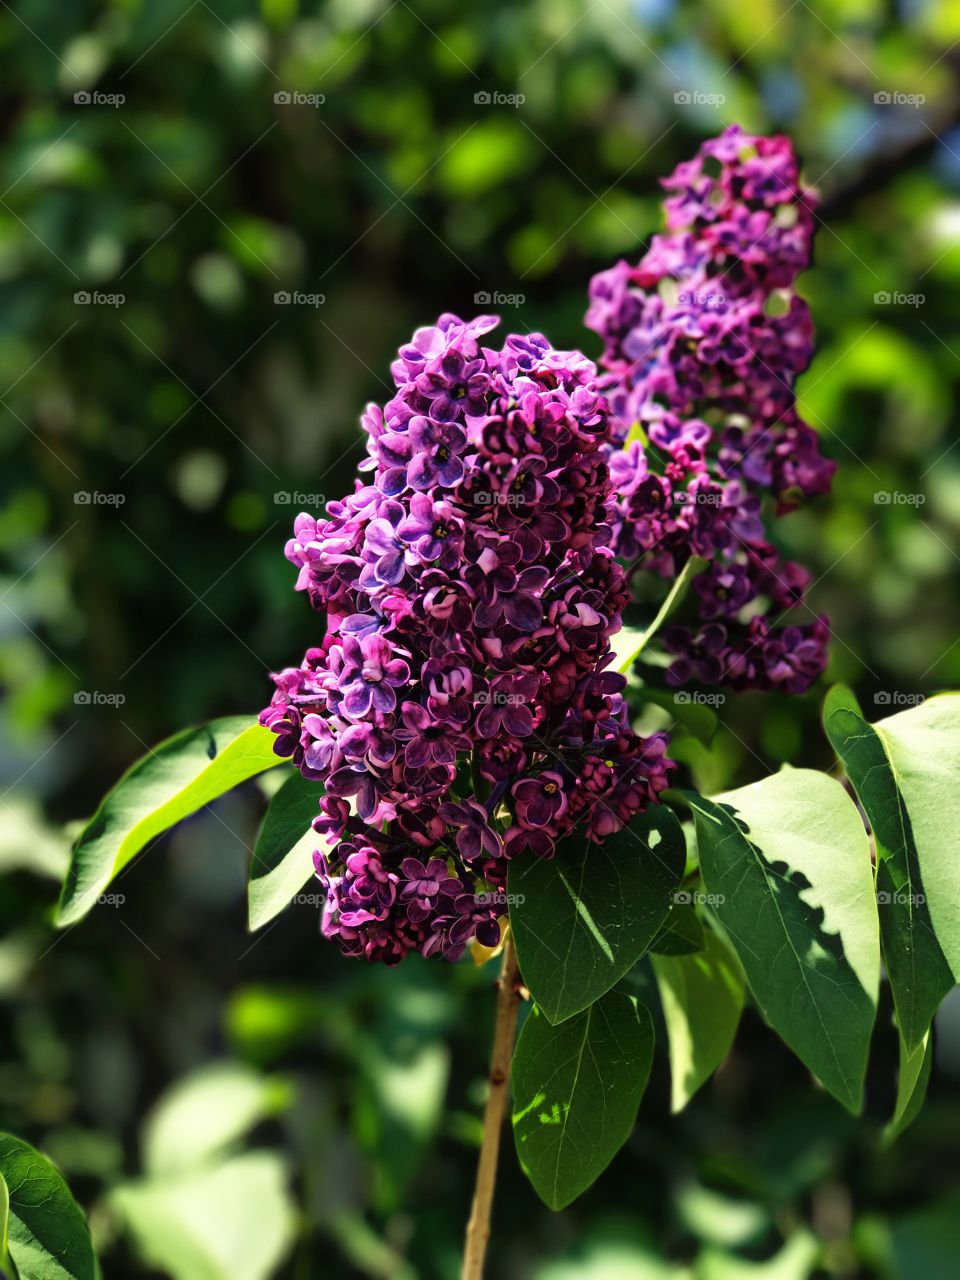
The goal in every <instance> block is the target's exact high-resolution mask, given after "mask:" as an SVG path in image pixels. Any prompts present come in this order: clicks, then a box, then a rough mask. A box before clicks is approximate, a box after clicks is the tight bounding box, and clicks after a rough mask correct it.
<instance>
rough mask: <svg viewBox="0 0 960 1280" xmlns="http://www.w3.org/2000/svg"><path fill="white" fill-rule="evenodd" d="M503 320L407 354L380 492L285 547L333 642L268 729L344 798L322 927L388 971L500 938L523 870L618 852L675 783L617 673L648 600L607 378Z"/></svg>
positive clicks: (325, 803) (382, 454)
mask: <svg viewBox="0 0 960 1280" xmlns="http://www.w3.org/2000/svg"><path fill="white" fill-rule="evenodd" d="M496 324H497V321H496V320H495V319H494V318H493V317H490V316H481V317H479V318H478V319H475V320H472V321H467V322H464V321H462V320H459V319H457V317H455V316H452V315H444V316H441V317H440V319H439V320H438V322H437V324H436V325H433V326H430V327H429V328H425V329H420V330H418V331H417V333H416V334H415V335H414V337H413V340H412V341H411V342H410V343H409V344H407V345H406V346H404V347H402V348H401V349H400V352H399V356H398V359H397V360H396V361H395V363H394V364H393V366H392V372H393V376H394V381H395V383H396V394H395V395H394V397H393V398H392V399H391V400H390V401H389V402H388V403H387V404H386V405H384V406H383V408H382V409H381V408H379V407H377V406H370V407H369V408H368V410H367V412H366V413H365V415H364V418H363V425H364V427H365V430H366V432H367V447H368V454H369V457H368V459H367V463H366V464H365V466H364V468H363V469H364V471H365V476H364V480H363V481H362V482H361V481H358V482H357V486H356V491H355V492H354V493H353V494H351V495H350V496H348V497H347V498H345V499H344V500H343V501H342V502H334V503H331V504H330V506H329V509H328V515H327V517H326V519H320V520H317V519H314V518H313V517H311V516H308V515H300V516H298V517H297V519H296V521H295V523H294V531H293V537H292V538H291V539H290V541H289V542H288V544H287V548H286V554H287V558H288V559H289V560H291V561H292V562H293V564H295V565H296V566H297V569H298V570H299V577H298V579H297V586H298V588H299V589H301V590H304V591H306V592H307V594H308V596H309V598H310V601H311V603H312V604H313V606H314V607H315V608H316V609H318V610H322V611H323V613H324V614H325V617H326V636H325V638H324V640H323V643H322V644H321V645H320V646H319V647H317V648H314V649H311V650H310V651H309V652H308V654H307V655H306V657H305V658H304V661H303V663H302V664H301V665H300V667H298V668H293V669H288V670H286V671H283V672H280V673H279V674H277V675H275V676H274V677H273V678H274V682H275V685H276V692H275V694H274V698H273V701H272V703H271V705H270V706H269V707H268V708H267V709H266V710H265V711H264V712H263V713H262V715H261V721H262V723H264V724H266V725H269V726H270V727H271V728H272V729H274V731H275V732H276V734H277V738H276V750H277V752H278V754H281V755H284V756H290V757H292V759H293V761H294V763H295V764H296V765H297V766H298V767H299V768H300V769H301V770H302V771H303V772H304V774H305V775H306V776H308V777H311V778H319V779H320V780H322V781H323V782H324V784H325V793H326V794H325V795H324V797H323V799H322V800H321V802H320V808H321V815H320V817H319V819H318V820H317V822H316V823H315V824H314V825H315V827H316V829H317V830H318V833H319V834H320V835H321V836H323V837H325V838H326V840H327V841H328V843H329V846H330V847H329V848H328V849H325V850H323V851H318V853H317V856H316V868H317V874H318V876H319V879H320V881H321V883H322V884H323V886H324V890H325V893H326V903H327V905H326V909H325V911H324V916H323V932H324V934H325V935H326V936H327V937H329V938H331V939H333V940H334V941H335V942H336V943H337V945H338V946H339V947H340V948H341V949H342V950H343V951H344V952H345V953H346V954H348V955H362V956H366V957H367V958H368V959H377V960H382V961H385V962H387V963H395V962H396V961H398V960H399V959H401V958H402V957H403V956H404V955H405V954H406V953H407V952H408V951H410V950H417V951H420V952H422V953H423V954H424V955H441V956H445V957H446V958H448V959H456V958H457V957H458V956H459V955H460V954H461V953H462V952H463V949H464V947H465V946H466V945H467V943H468V942H469V941H470V940H471V939H472V938H476V939H477V940H478V941H480V942H482V943H484V944H485V945H487V946H492V945H495V944H496V942H497V941H498V940H499V938H500V920H501V917H502V916H503V915H504V914H505V910H506V906H505V899H504V894H503V889H504V887H505V884H506V869H507V866H508V861H509V859H510V858H512V857H515V856H518V855H523V856H536V857H544V858H549V857H551V856H552V855H553V853H554V850H555V846H556V841H557V840H558V839H559V838H561V837H563V836H564V835H566V834H568V833H569V832H570V831H571V830H572V829H573V828H574V826H577V827H579V828H580V829H581V830H582V831H583V833H584V836H585V838H587V839H593V840H602V839H604V838H605V837H606V836H608V835H610V834H612V833H613V832H615V831H618V830H619V829H620V828H621V827H623V826H624V824H626V823H627V822H629V821H630V819H631V818H632V817H633V816H634V815H635V814H636V813H638V812H639V811H640V810H642V809H643V808H645V807H646V806H647V805H649V804H651V803H654V802H655V801H656V799H657V796H658V794H659V792H660V791H662V790H663V788H664V787H665V786H666V785H667V784H668V775H669V770H670V769H671V768H672V765H671V764H670V762H669V761H667V760H666V759H665V755H664V752H665V748H666V735H665V734H656V735H654V736H653V737H651V738H647V739H642V738H639V737H637V736H636V734H634V733H633V731H632V730H631V728H630V723H629V715H628V709H627V706H626V703H625V701H624V697H623V689H624V686H625V680H624V677H623V676H621V675H617V674H616V673H613V672H610V671H606V670H605V668H606V667H607V666H608V665H609V663H610V662H611V660H612V649H611V644H610V639H611V636H612V635H613V634H614V633H615V632H616V631H618V630H619V628H620V617H621V613H622V610H623V608H624V605H625V604H626V603H627V600H628V599H629V590H628V587H627V583H626V578H625V575H624V572H623V570H622V568H621V567H620V566H619V565H618V564H617V562H616V560H615V559H614V557H613V555H612V554H611V552H610V551H609V550H608V545H609V541H610V536H611V535H610V526H609V523H608V507H609V504H610V500H611V497H612V493H613V490H612V486H611V480H610V466H609V456H610V452H611V446H612V444H613V440H614V437H613V434H612V421H611V415H610V411H609V407H608V404H607V401H606V399H605V398H604V396H603V395H602V394H601V392H600V390H599V388H598V385H597V370H596V367H595V366H594V365H593V364H592V363H591V362H590V361H589V360H587V359H586V357H584V356H583V355H581V354H580V353H579V352H564V351H557V350H555V349H554V348H553V347H551V345H550V344H549V342H548V341H547V339H546V338H544V337H543V336H542V335H541V334H525V335H523V336H516V335H514V336H510V337H508V338H507V339H506V341H505V342H504V344H503V346H502V347H500V348H499V349H497V348H495V347H488V346H486V345H484V339H485V338H486V335H487V334H489V333H490V331H491V330H492V329H493V328H494V327H495V326H496Z"/></svg>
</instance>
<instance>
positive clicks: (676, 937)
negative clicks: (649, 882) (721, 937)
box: [650, 890, 705, 956]
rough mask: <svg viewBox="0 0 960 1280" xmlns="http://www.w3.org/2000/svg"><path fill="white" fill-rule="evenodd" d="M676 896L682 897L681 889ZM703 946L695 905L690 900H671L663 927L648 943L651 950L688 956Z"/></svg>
mask: <svg viewBox="0 0 960 1280" xmlns="http://www.w3.org/2000/svg"><path fill="white" fill-rule="evenodd" d="M676 896H677V898H682V897H683V890H681V891H680V892H679V893H678V894H677V895H676ZM704 946H705V942H704V934H703V925H702V924H701V923H700V917H699V916H698V915H697V909H696V907H694V906H693V904H692V903H690V902H682V901H675V902H672V903H671V905H670V912H669V915H668V916H667V918H666V920H665V921H664V924H663V928H662V929H661V930H660V932H659V933H658V934H657V936H656V937H655V938H654V940H653V941H652V942H651V943H650V950H651V952H652V953H653V954H654V955H661V956H689V955H693V953H694V952H695V951H702V950H703V949H704Z"/></svg>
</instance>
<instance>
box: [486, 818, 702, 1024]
mask: <svg viewBox="0 0 960 1280" xmlns="http://www.w3.org/2000/svg"><path fill="white" fill-rule="evenodd" d="M685 861H686V848H685V842H684V838H683V831H682V830H681V828H680V823H679V822H678V821H677V819H676V817H675V816H674V814H673V813H672V812H671V810H669V809H667V808H665V807H664V806H663V805H654V806H653V807H652V808H650V809H648V810H647V811H646V812H645V813H642V814H640V815H639V816H638V817H637V818H635V819H634V821H633V822H632V823H631V824H630V826H629V827H627V828H625V829H624V830H622V831H619V832H617V833H616V834H615V835H612V836H608V837H607V839H606V840H605V841H604V843H603V844H594V843H592V842H589V841H587V840H586V839H585V838H584V837H583V836H582V835H581V836H570V837H568V838H567V839H566V840H561V841H560V843H559V844H558V846H557V853H556V857H554V858H552V859H550V860H546V859H538V858H527V859H521V860H520V861H519V862H515V863H513V864H512V865H511V867H510V874H509V883H508V890H509V893H510V894H511V895H512V897H511V901H512V903H513V905H512V906H511V907H510V922H511V926H512V928H513V935H514V940H515V942H516V947H517V959H518V961H519V964H520V972H521V973H522V974H523V980H524V982H525V983H526V984H527V986H528V987H529V988H530V991H531V992H532V993H533V996H534V998H535V1000H536V1002H537V1004H538V1005H539V1006H540V1008H541V1009H542V1010H543V1012H544V1013H545V1014H546V1016H547V1017H548V1018H549V1019H550V1021H551V1022H562V1021H563V1019H564V1018H569V1017H572V1015H573V1014H575V1013H579V1012H580V1010H581V1009H585V1008H586V1007H587V1006H588V1005H589V1004H592V1003H593V1001H594V1000H597V999H599V998H600V996H602V995H603V993H604V992H605V991H609V990H610V988H611V987H612V986H613V985H614V983H615V982H617V981H618V980H619V979H620V978H622V977H623V975H624V974H625V973H626V972H627V970H628V969H630V968H631V967H632V966H633V965H634V964H636V962H637V961H638V960H639V959H640V957H641V956H642V955H643V953H644V952H645V951H646V950H647V948H648V947H649V945H650V943H651V942H652V941H653V939H654V938H655V937H656V935H657V933H658V932H659V930H660V927H661V925H662V924H663V921H664V919H665V918H666V915H667V912H668V910H669V909H670V904H671V901H672V899H673V895H674V893H675V892H676V889H677V886H678V884H679V883H680V878H681V876H682V875H683V869H684V864H685Z"/></svg>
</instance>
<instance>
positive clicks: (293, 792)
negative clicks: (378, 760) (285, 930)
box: [247, 772, 323, 933]
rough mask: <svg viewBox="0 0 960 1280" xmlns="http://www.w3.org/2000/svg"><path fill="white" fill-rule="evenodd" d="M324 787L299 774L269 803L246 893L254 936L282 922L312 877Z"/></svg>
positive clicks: (249, 918)
mask: <svg viewBox="0 0 960 1280" xmlns="http://www.w3.org/2000/svg"><path fill="white" fill-rule="evenodd" d="M322 795H323V786H322V785H321V784H320V783H319V782H311V781H310V779H308V778H305V777H304V776H303V775H302V774H301V773H299V772H298V773H294V774H293V775H292V777H290V778H288V779H287V781H286V782H285V783H284V784H283V786H282V787H281V788H280V790H279V791H278V792H277V793H276V795H275V796H274V797H273V798H272V799H271V801H270V804H269V805H268V807H267V812H266V815H265V817H264V819H263V826H262V827H261V829H260V834H259V836H258V837H257V844H256V848H255V849H254V851H253V863H252V865H251V867H250V885H249V888H248V891H247V905H248V927H249V929H250V931H251V933H252V932H253V931H254V930H255V929H260V928H262V926H263V925H265V924H268V923H269V922H270V921H271V920H273V919H274V917H275V916H278V915H279V914H280V912H281V911H283V910H284V909H285V908H286V907H287V906H289V905H290V901H291V899H292V898H294V897H295V896H296V894H298V893H299V892H300V890H301V889H302V888H303V886H304V885H305V884H306V883H307V881H308V880H310V879H311V878H312V877H313V875H314V869H313V851H314V850H315V849H316V848H317V843H318V839H319V837H318V836H317V834H316V832H315V831H314V830H313V829H312V827H311V823H312V822H313V820H314V818H316V817H317V815H318V814H319V812H320V811H319V809H318V807H317V806H318V804H319V801H320V797H321V796H322Z"/></svg>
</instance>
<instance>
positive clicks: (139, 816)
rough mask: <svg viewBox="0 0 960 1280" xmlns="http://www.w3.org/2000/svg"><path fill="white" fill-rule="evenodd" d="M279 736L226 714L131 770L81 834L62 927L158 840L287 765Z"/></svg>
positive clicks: (66, 886) (80, 914)
mask: <svg viewBox="0 0 960 1280" xmlns="http://www.w3.org/2000/svg"><path fill="white" fill-rule="evenodd" d="M273 742H274V735H273V734H272V733H271V732H270V730H269V729H266V728H264V727H263V726H262V725H259V724H255V723H254V724H251V721H250V718H249V717H248V716H227V717H225V718H224V719H222V720H214V721H212V722H211V723H210V724H208V725H204V726H203V727H202V728H199V729H187V730H185V731H184V732H183V733H178V734H176V735H175V736H174V737H172V738H168V739H167V740H166V742H161V743H160V745H159V746H158V747H156V748H155V749H154V750H152V751H151V752H150V753H149V754H148V755H146V756H145V757H144V758H143V759H142V760H139V761H138V762H137V763H136V764H135V765H134V766H133V767H132V768H131V769H129V770H128V771H127V772H126V773H125V774H124V775H123V777H122V778H121V779H120V781H119V782H118V783H117V785H116V786H115V787H114V788H113V789H112V791H109V792H108V793H107V795H106V796H105V798H104V799H103V800H102V801H101V803H100V807H99V809H98V810H97V812H96V813H95V814H94V815H93V817H92V818H91V819H90V821H89V822H88V823H87V825H86V827H85V828H84V829H83V831H82V832H81V834H80V838H79V840H78V841H77V844H76V846H75V848H74V850H73V857H72V859H71V862H70V868H69V870H68V872H67V878H66V880H65V882H64V886H63V891H62V893H61V895H60V913H59V918H58V923H59V924H60V925H61V926H64V925H69V924H74V923H75V922H76V921H77V920H80V919H82V917H83V916H85V915H86V914H87V912H88V911H89V910H90V908H91V907H92V906H93V905H94V903H95V902H96V901H97V899H98V898H99V897H100V895H101V894H102V893H103V891H104V889H106V887H107V886H108V885H109V884H110V882H111V880H112V879H113V878H114V876H116V875H117V874H118V873H119V872H120V871H122V870H123V868H124V867H125V866H126V865H127V863H129V862H130V860H131V859H132V858H134V857H135V856H136V854H138V853H139V852H140V850H141V849H142V848H143V847H144V845H146V844H147V843H148V842H149V841H150V840H152V839H153V838H154V837H155V836H158V835H161V834H162V833H163V832H164V831H167V830H168V829H169V828H170V827H172V826H174V825H175V824H176V823H178V822H179V821H180V820H181V819H182V818H186V817H188V816H189V815H190V814H192V813H196V812H197V810H198V809H202V808H203V806H204V805H207V804H209V803H210V802H211V800H216V798H217V797H218V796H221V795H223V793H224V792H225V791H230V790H231V789H232V788H233V787H236V786H239V784H240V783H241V782H245V781H246V780H247V778H252V777H253V776H254V774H257V773H263V771H264V770H265V769H270V768H272V767H273V766H274V765H278V764H281V763H282V761H281V760H280V758H279V757H278V756H276V755H274V753H273Z"/></svg>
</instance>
